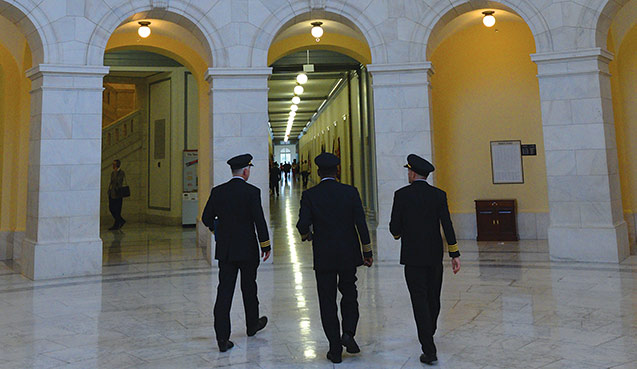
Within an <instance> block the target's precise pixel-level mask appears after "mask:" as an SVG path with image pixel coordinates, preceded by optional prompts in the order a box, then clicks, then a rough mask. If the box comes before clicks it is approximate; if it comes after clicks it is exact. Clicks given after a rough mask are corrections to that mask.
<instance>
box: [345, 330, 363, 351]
mask: <svg viewBox="0 0 637 369" xmlns="http://www.w3.org/2000/svg"><path fill="white" fill-rule="evenodd" d="M341 343H343V346H345V349H346V350H347V352H349V353H350V354H358V353H359V352H361V348H360V347H358V344H357V343H356V341H355V340H354V337H353V336H352V335H350V334H349V333H343V337H342V338H341Z"/></svg>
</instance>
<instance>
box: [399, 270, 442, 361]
mask: <svg viewBox="0 0 637 369" xmlns="http://www.w3.org/2000/svg"><path fill="white" fill-rule="evenodd" d="M405 280H406V281H407V288H408V289H409V295H410V296H411V306H412V308H413V309H414V318H415V319H416V327H417V329H418V340H419V341H420V345H421V346H422V352H423V353H425V354H430V355H431V354H435V353H436V345H435V344H434V333H436V328H437V322H438V314H440V290H441V288H442V264H438V265H434V266H427V267H420V266H410V265H405Z"/></svg>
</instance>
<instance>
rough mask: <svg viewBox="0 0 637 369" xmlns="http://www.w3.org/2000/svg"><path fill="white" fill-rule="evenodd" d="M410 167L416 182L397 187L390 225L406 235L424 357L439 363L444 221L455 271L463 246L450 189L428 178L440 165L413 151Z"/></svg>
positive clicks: (408, 276)
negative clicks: (454, 222) (437, 335)
mask: <svg viewBox="0 0 637 369" xmlns="http://www.w3.org/2000/svg"><path fill="white" fill-rule="evenodd" d="M405 168H408V178H409V183H410V185H409V186H405V187H403V188H401V189H399V190H398V191H396V192H395V193H394V204H393V206H392V212H391V221H390V223H389V230H390V232H391V234H392V235H393V236H394V238H395V239H400V240H401V248H400V263H401V264H403V265H404V266H405V280H406V281H407V289H408V290H409V294H410V296H411V305H412V308H413V310H414V318H415V320H416V327H417V330H418V339H419V341H420V344H421V346H422V355H420V361H421V362H423V363H426V364H428V365H433V364H434V363H435V362H436V361H437V360H438V357H437V356H436V345H435V344H434V334H435V333H436V327H437V321H438V314H439V313H440V291H441V288H442V254H443V248H442V237H441V235H440V225H441V224H442V229H443V230H444V232H445V238H446V239H447V243H448V244H449V256H450V257H451V266H452V268H453V273H454V274H455V273H458V271H460V251H459V250H458V246H457V245H456V235H455V233H454V231H453V225H452V224H451V217H450V216H449V208H448V206H447V194H446V193H445V192H444V191H442V190H440V189H438V188H436V187H433V186H431V185H429V183H427V182H426V179H427V177H428V176H429V173H431V172H433V171H434V169H435V168H434V166H433V165H432V164H431V163H430V162H428V161H427V160H425V159H423V158H421V157H420V156H418V155H414V154H411V155H409V156H408V157H407V165H405Z"/></svg>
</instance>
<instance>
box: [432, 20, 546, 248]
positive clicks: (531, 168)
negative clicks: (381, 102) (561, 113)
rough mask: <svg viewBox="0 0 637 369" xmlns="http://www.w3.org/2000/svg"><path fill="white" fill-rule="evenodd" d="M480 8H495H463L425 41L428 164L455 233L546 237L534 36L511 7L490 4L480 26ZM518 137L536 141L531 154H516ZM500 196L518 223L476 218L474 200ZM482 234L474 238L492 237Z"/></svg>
mask: <svg viewBox="0 0 637 369" xmlns="http://www.w3.org/2000/svg"><path fill="white" fill-rule="evenodd" d="M485 10H494V9H477V10H472V11H468V12H466V13H464V14H461V15H458V16H454V17H453V18H452V19H450V20H449V21H448V22H446V23H443V24H438V25H437V26H436V27H435V28H434V29H435V32H434V33H433V34H432V39H431V41H430V43H429V45H428V60H431V62H432V63H433V68H434V72H435V73H434V74H433V76H432V78H431V84H432V104H433V131H434V135H433V136H434V138H433V143H434V150H433V151H434V161H435V163H434V164H435V165H436V167H438V168H440V170H437V171H436V172H435V173H434V174H435V182H436V185H437V186H439V187H440V188H442V189H444V190H445V191H446V192H447V194H448V201H449V208H450V211H451V213H452V217H453V220H454V226H455V228H456V233H457V235H458V237H459V238H461V239H474V240H475V239H476V237H479V236H480V235H481V234H484V235H491V234H494V233H500V234H501V235H500V236H498V237H500V239H504V238H501V237H504V236H503V234H506V235H507V236H506V237H512V238H518V237H519V239H546V238H547V229H548V226H549V217H548V212H549V206H548V190H547V170H546V161H545V153H544V140H543V134H542V117H541V108H540V93H539V84H538V80H537V77H536V76H537V66H536V65H535V64H534V63H533V62H532V61H531V59H530V57H529V56H530V54H532V53H535V51H536V45H535V40H534V37H533V34H532V32H531V29H530V28H529V26H528V25H527V23H526V22H525V21H524V20H523V19H522V18H521V17H520V16H518V15H517V14H515V13H514V12H513V11H512V10H505V9H495V17H496V20H497V21H496V25H495V26H494V27H492V28H488V27H485V25H483V22H482V18H483V16H484V15H483V13H482V12H483V11H485ZM443 18H444V17H443ZM506 141H513V142H510V143H508V142H506ZM520 144H533V145H535V154H534V155H532V156H522V155H523V153H521V152H520V151H521V147H520ZM494 145H503V146H502V147H507V146H505V145H510V146H511V148H512V150H513V151H512V152H505V153H504V154H505V155H506V157H504V158H502V157H500V159H505V160H497V159H498V157H499V156H498V151H497V150H498V147H499V146H494ZM516 146H517V147H518V149H517V150H518V152H517V154H516V152H515V150H516V149H515V147H516ZM494 147H495V149H494ZM509 172H511V173H509ZM505 177H510V178H508V179H507V178H505ZM503 199H515V200H516V203H517V223H513V224H507V225H506V226H500V225H499V224H501V223H500V222H499V221H493V222H492V223H489V224H480V220H477V217H476V203H475V200H503ZM478 228H480V231H478ZM512 228H516V229H512ZM484 235H483V236H482V237H481V238H478V239H479V240H480V239H488V238H489V237H491V236H486V237H485V236H484ZM512 235H514V236H515V237H513V236H512Z"/></svg>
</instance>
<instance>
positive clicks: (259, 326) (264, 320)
mask: <svg viewBox="0 0 637 369" xmlns="http://www.w3.org/2000/svg"><path fill="white" fill-rule="evenodd" d="M267 324H268V317H267V316H262V317H261V318H259V321H258V322H257V327H256V329H252V330H249V331H248V332H247V333H248V337H252V336H254V335H255V334H257V332H258V331H260V330H262V329H263V328H265V326H266V325H267Z"/></svg>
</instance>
